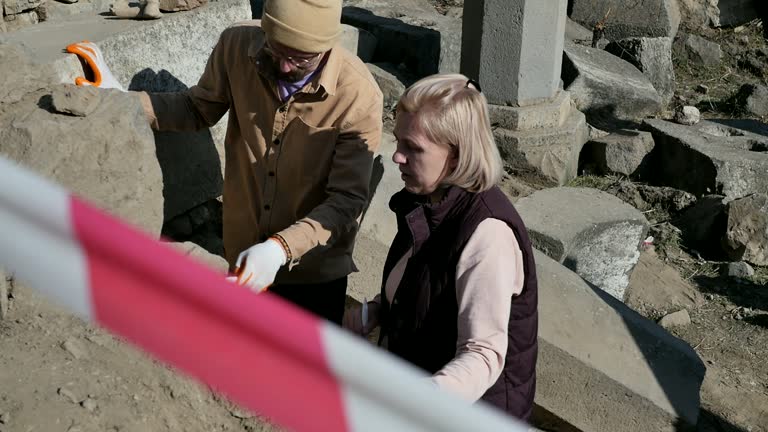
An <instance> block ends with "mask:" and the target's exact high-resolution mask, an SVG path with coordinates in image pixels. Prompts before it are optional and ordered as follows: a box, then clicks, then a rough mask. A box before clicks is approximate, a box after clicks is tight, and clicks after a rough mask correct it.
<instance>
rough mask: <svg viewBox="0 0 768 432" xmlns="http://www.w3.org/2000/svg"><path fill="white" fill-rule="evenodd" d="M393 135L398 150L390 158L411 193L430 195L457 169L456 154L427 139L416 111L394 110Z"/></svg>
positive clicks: (446, 146)
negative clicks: (396, 111) (395, 115)
mask: <svg viewBox="0 0 768 432" xmlns="http://www.w3.org/2000/svg"><path fill="white" fill-rule="evenodd" d="M395 138H396V139H397V150H396V151H395V154H394V155H392V161H393V162H395V163H396V164H397V166H398V167H399V168H400V173H401V178H402V179H403V182H405V189H406V190H407V191H408V192H410V193H413V194H417V195H429V194H431V193H432V192H434V191H435V190H436V189H437V188H438V187H439V186H440V184H441V182H442V181H443V179H444V178H445V177H446V176H448V175H449V174H450V173H451V172H453V170H454V169H455V168H456V164H457V161H458V155H457V154H456V151H455V149H454V148H453V147H452V146H449V145H448V144H439V143H436V142H434V141H431V140H430V139H429V138H427V136H426V135H425V134H424V132H423V131H422V128H421V126H420V124H419V122H418V114H416V113H408V112H399V113H397V121H396V123H395Z"/></svg>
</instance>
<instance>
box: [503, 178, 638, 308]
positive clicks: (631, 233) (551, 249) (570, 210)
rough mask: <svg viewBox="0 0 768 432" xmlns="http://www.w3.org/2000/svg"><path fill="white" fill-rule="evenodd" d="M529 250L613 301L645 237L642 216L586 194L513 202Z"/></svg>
mask: <svg viewBox="0 0 768 432" xmlns="http://www.w3.org/2000/svg"><path fill="white" fill-rule="evenodd" d="M515 206H516V207H517V210H518V211H519V212H520V215H521V216H522V218H523V221H525V224H526V227H527V228H528V231H529V232H530V234H531V240H532V241H533V244H534V246H535V247H536V248H537V249H539V250H541V251H543V252H544V253H546V254H547V255H548V256H550V257H551V258H552V259H554V260H556V261H558V262H560V263H563V264H564V265H565V266H566V267H568V268H570V269H571V270H573V271H575V272H576V273H577V274H578V275H579V276H581V277H582V278H584V279H585V280H586V281H588V282H590V283H592V284H594V285H595V286H597V287H598V288H600V289H602V290H604V291H606V292H607V293H609V294H610V295H612V296H614V297H616V298H617V299H619V300H624V294H625V291H626V289H627V286H628V285H629V275H630V274H631V272H632V269H633V268H634V267H635V264H637V261H638V259H639V258H640V250H639V246H640V243H641V242H642V240H643V239H645V236H646V233H647V231H648V221H647V220H646V219H645V217H644V216H643V214H642V213H640V212H639V211H638V210H636V209H634V208H632V207H631V206H629V205H628V204H626V203H625V202H623V201H622V200H620V199H619V198H616V197H615V196H613V195H611V194H608V193H606V192H602V191H599V190H597V189H589V188H570V187H564V188H555V189H545V190H542V191H538V192H536V193H534V194H532V195H530V196H528V197H525V198H522V199H521V200H519V201H518V202H517V203H516V205H515Z"/></svg>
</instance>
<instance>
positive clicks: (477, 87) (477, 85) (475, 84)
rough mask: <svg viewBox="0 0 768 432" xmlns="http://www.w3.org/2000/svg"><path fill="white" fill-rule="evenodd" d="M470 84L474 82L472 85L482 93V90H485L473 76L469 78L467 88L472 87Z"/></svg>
mask: <svg viewBox="0 0 768 432" xmlns="http://www.w3.org/2000/svg"><path fill="white" fill-rule="evenodd" d="M470 84H472V85H473V86H474V87H475V90H477V91H478V92H480V93H482V92H483V91H482V90H481V89H480V83H479V82H477V81H475V80H473V79H471V78H470V79H468V80H467V84H466V86H465V87H467V88H470V87H469V85H470Z"/></svg>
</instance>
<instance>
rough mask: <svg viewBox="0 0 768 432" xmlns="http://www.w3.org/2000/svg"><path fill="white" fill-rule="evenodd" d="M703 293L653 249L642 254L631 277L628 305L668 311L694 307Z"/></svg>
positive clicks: (656, 310) (662, 311)
mask: <svg viewBox="0 0 768 432" xmlns="http://www.w3.org/2000/svg"><path fill="white" fill-rule="evenodd" d="M702 303H703V298H702V295H701V294H700V293H699V291H697V290H696V288H694V287H693V286H692V285H691V284H690V283H688V282H687V281H685V280H684V279H683V278H682V277H680V272H678V271H677V270H676V269H675V268H673V267H670V266H669V265H668V264H666V263H664V262H663V261H661V260H660V259H659V257H658V255H656V253H655V252H653V251H652V250H648V251H644V252H643V253H642V254H640V261H638V262H637V265H636V266H635V269H634V270H633V271H632V277H631V278H630V279H629V289H628V290H627V305H628V306H630V307H632V308H633V309H635V310H638V311H646V312H648V311H649V309H650V310H651V311H655V312H661V313H663V314H666V313H668V312H671V311H675V310H679V309H695V308H696V307H698V306H700V305H701V304H702ZM644 315H645V314H644Z"/></svg>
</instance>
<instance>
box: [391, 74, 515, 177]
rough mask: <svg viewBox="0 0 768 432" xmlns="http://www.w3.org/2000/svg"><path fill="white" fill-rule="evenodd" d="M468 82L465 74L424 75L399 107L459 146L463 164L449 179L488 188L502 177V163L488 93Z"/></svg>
mask: <svg viewBox="0 0 768 432" xmlns="http://www.w3.org/2000/svg"><path fill="white" fill-rule="evenodd" d="M468 83H469V79H468V78H467V77H465V76H464V75H461V74H439V75H432V76H428V77H426V78H423V79H421V80H419V81H417V82H416V83H415V84H413V85H412V86H410V87H409V88H408V89H407V90H406V91H405V93H403V96H402V97H400V101H399V102H398V104H397V111H396V112H398V113H400V112H407V113H412V114H416V113H417V114H418V115H417V116H416V118H417V121H418V122H419V125H420V126H421V127H422V130H423V131H424V133H425V134H426V136H427V138H429V139H430V140H431V141H433V142H435V143H439V144H445V145H449V146H453V147H455V148H456V149H457V151H458V164H457V165H456V169H455V170H454V171H453V172H452V173H450V174H449V175H448V176H447V177H446V178H445V179H444V180H443V184H446V185H455V186H459V187H461V188H464V189H466V190H468V191H470V192H483V191H486V190H488V189H490V188H492V187H493V186H494V185H495V184H496V183H498V182H499V180H500V179H501V175H502V162H501V156H499V150H498V148H497V147H496V142H495V141H494V138H493V133H492V132H491V122H490V119H489V115H488V103H487V101H486V99H485V96H483V94H482V93H481V92H480V91H479V89H478V88H477V87H475V86H474V85H471V84H468Z"/></svg>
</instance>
